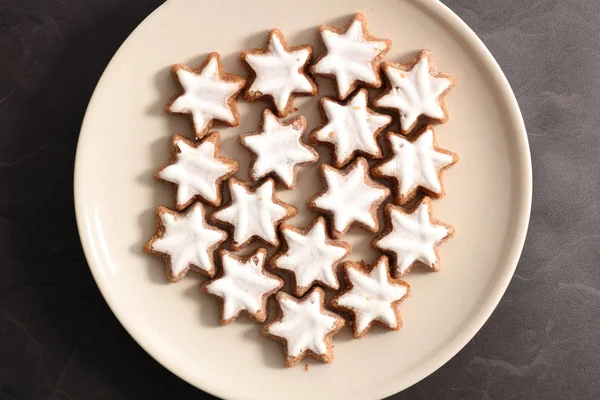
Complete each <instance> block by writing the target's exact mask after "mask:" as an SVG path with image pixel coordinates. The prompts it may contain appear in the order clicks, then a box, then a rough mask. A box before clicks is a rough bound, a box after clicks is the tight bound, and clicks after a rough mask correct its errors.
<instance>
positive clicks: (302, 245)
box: [269, 217, 352, 296]
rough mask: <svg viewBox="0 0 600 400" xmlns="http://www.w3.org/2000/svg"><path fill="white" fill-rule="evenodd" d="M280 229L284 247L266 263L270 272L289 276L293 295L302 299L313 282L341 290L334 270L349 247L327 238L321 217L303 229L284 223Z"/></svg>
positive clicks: (346, 253)
mask: <svg viewBox="0 0 600 400" xmlns="http://www.w3.org/2000/svg"><path fill="white" fill-rule="evenodd" d="M279 230H280V232H281V235H282V236H283V238H284V239H285V243H286V247H285V248H284V249H283V250H281V251H280V252H279V253H277V254H275V255H274V256H273V257H272V258H271V259H270V260H269V265H270V266H271V268H273V269H279V270H286V271H289V272H291V273H292V287H293V290H294V294H295V295H296V296H302V295H303V294H304V293H306V292H307V291H308V289H310V288H311V287H312V286H313V285H314V284H315V283H319V284H321V285H323V286H325V287H327V288H329V289H332V290H338V289H339V288H340V283H339V282H338V278H337V270H338V267H339V265H340V261H341V260H342V259H343V258H344V257H346V256H347V255H348V254H350V251H352V247H351V246H350V245H349V244H348V243H346V242H342V241H341V240H332V239H330V238H329V237H328V235H327V228H326V226H325V219H324V218H323V217H319V218H317V219H316V220H315V221H314V222H313V223H312V224H311V225H310V226H308V227H306V228H303V229H302V228H297V227H294V226H291V225H286V224H284V225H281V227H280V228H279Z"/></svg>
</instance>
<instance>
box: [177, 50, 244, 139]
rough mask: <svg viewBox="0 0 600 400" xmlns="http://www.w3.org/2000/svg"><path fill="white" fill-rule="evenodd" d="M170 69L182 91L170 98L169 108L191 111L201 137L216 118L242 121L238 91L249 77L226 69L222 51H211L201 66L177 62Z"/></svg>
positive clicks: (225, 121) (232, 122)
mask: <svg viewBox="0 0 600 400" xmlns="http://www.w3.org/2000/svg"><path fill="white" fill-rule="evenodd" d="M171 71H172V72H173V76H174V77H175V80H176V81H177V83H178V84H179V87H180V88H181V90H182V92H181V93H180V94H179V95H178V96H176V97H173V98H171V99H170V100H169V103H168V104H167V107H166V109H167V112H169V113H171V114H189V115H190V116H191V117H192V122H193V126H194V133H195V134H196V137H197V138H198V139H201V138H202V137H203V136H204V135H206V134H207V133H208V131H209V130H210V128H211V127H212V126H213V124H214V122H215V121H218V122H221V123H223V124H225V125H227V126H237V125H239V123H240V114H239V113H238V110H237V95H238V94H239V93H240V92H241V91H242V89H243V88H244V85H245V84H246V80H245V79H244V78H242V77H241V76H237V75H233V74H227V73H225V71H224V70H223V65H222V64H221V56H219V53H210V54H209V55H208V57H206V59H205V60H204V62H203V63H202V65H200V67H198V68H190V67H187V66H185V65H183V64H177V65H174V66H173V68H171Z"/></svg>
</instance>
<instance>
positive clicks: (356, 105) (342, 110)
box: [309, 89, 392, 168]
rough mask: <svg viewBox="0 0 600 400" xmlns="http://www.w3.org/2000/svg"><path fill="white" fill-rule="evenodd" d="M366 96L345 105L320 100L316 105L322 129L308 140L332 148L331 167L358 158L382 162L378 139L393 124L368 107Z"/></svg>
mask: <svg viewBox="0 0 600 400" xmlns="http://www.w3.org/2000/svg"><path fill="white" fill-rule="evenodd" d="M368 97H369V95H368V93H367V90H366V89H361V90H359V91H358V92H357V93H356V94H355V95H354V97H352V98H351V99H350V100H348V101H347V102H346V103H345V104H341V103H339V102H337V101H335V100H333V99H330V98H327V97H322V98H321V101H320V102H319V106H320V109H321V115H322V117H323V122H324V123H323V125H322V126H320V127H318V128H317V129H315V130H313V131H312V132H311V134H310V137H309V139H310V140H311V142H313V143H323V144H326V145H329V146H331V147H332V148H333V165H334V166H335V167H336V168H341V167H343V166H344V165H346V164H347V163H349V162H350V161H351V160H352V158H354V157H355V156H356V155H357V154H362V155H364V156H369V157H371V158H381V157H382V156H383V153H382V152H381V147H379V143H377V137H378V136H379V134H380V133H381V132H382V131H383V129H384V128H385V127H386V126H388V125H389V124H390V123H391V122H392V117H390V116H389V115H385V114H378V113H376V112H374V111H373V110H371V109H370V108H369V107H367V102H368Z"/></svg>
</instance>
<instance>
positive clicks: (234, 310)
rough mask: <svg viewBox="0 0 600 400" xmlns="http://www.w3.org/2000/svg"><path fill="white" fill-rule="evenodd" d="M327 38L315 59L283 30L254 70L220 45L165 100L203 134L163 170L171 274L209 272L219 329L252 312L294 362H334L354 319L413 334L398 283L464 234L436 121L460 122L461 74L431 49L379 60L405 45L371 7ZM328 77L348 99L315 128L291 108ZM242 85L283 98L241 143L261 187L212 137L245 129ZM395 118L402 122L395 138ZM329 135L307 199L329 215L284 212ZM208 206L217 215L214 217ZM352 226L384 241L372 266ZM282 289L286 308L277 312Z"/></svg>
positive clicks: (327, 107)
mask: <svg viewBox="0 0 600 400" xmlns="http://www.w3.org/2000/svg"><path fill="white" fill-rule="evenodd" d="M317 34H318V36H319V37H320V39H321V42H322V45H323V50H322V52H321V53H320V55H319V56H318V57H316V59H314V60H313V48H312V46H310V45H300V46H291V45H289V44H288V43H287V41H286V39H285V37H284V34H283V33H282V32H281V31H280V30H279V29H272V30H271V31H270V32H269V33H268V35H267V38H266V43H265V46H264V47H262V48H258V49H249V50H244V51H242V52H241V53H240V60H241V62H242V63H243V64H244V65H245V66H246V68H247V70H248V79H245V78H244V77H241V76H237V75H233V74H229V73H227V72H225V71H224V69H223V66H222V63H221V57H220V55H219V54H218V53H211V54H209V55H208V57H207V58H206V59H205V60H204V62H203V63H202V64H201V65H200V66H199V67H197V68H191V67H189V66H186V65H182V64H178V65H175V66H173V68H172V73H173V76H174V78H175V80H176V82H177V84H178V85H179V87H180V89H181V92H180V93H179V94H178V95H177V96H175V97H173V98H171V99H170V100H169V102H168V104H167V106H166V110H167V112H168V113H171V114H186V115H188V116H189V117H190V118H191V122H192V127H193V136H194V137H195V140H189V139H186V138H184V137H182V136H180V135H177V134H175V135H174V136H173V137H172V139H171V140H172V148H171V155H170V160H169V162H168V163H167V164H166V165H164V166H162V167H160V168H159V169H158V170H157V171H156V173H155V178H156V179H157V180H159V181H163V182H165V183H167V184H170V185H172V186H173V188H174V197H175V201H174V209H170V208H167V207H165V206H159V207H158V208H157V227H156V231H155V233H154V234H153V236H152V237H151V238H150V240H149V241H148V242H147V243H146V244H145V245H144V250H145V251H146V252H147V253H149V254H152V255H156V256H159V257H161V258H162V259H163V260H164V263H165V266H166V271H167V276H168V278H169V280H171V281H172V282H177V281H179V280H181V279H183V278H184V277H185V275H186V274H187V273H188V272H189V271H190V270H193V271H196V272H200V273H202V274H204V275H206V276H207V277H208V278H209V279H208V280H207V281H206V282H204V283H203V284H202V286H201V288H200V289H201V290H202V291H203V292H204V293H206V294H207V295H210V296H213V297H215V298H217V299H218V300H219V301H220V303H221V323H222V324H223V325H229V324H230V323H232V322H234V321H235V319H236V318H238V316H239V315H240V314H243V313H245V314H247V316H248V317H250V318H251V319H253V320H254V321H256V322H257V323H259V324H262V333H263V335H264V336H266V337H269V338H272V339H274V340H277V341H279V342H281V343H282V344H283V347H284V354H285V355H284V359H285V363H286V364H287V365H288V366H293V365H295V364H297V363H298V362H300V361H301V360H302V359H303V358H305V357H312V358H315V359H317V360H321V361H324V362H330V361H332V360H333V344H332V341H333V336H334V335H335V334H337V333H338V332H339V331H340V330H342V328H344V326H346V325H348V326H349V327H350V328H351V330H352V333H353V335H354V336H355V337H356V338H362V337H363V336H364V335H366V334H367V333H368V332H369V331H370V330H371V328H372V327H373V326H374V325H379V326H381V327H383V328H386V329H389V330H398V329H400V328H401V327H402V318H401V316H400V310H399V306H400V303H401V302H402V301H403V300H405V299H406V298H407V297H408V296H409V294H410V292H411V290H410V286H409V285H408V283H406V282H405V281H403V280H402V279H401V278H402V277H403V276H404V275H405V274H407V273H409V272H410V271H411V269H412V268H414V267H415V266H422V267H425V268H427V269H429V270H431V271H438V270H439V269H440V265H441V261H440V257H439V254H438V248H439V246H440V245H442V244H443V243H444V242H445V241H446V240H448V239H449V238H450V237H452V236H453V234H454V228H453V227H452V226H451V225H449V224H447V223H444V222H441V221H438V220H436V219H435V217H434V212H433V201H432V200H433V199H437V198H440V197H443V196H444V195H445V191H444V187H443V184H442V174H443V173H444V171H445V170H446V169H448V168H450V167H451V166H452V165H454V164H455V163H456V162H457V161H458V156H457V155H456V154H454V153H452V152H450V151H448V150H445V149H442V148H440V147H438V146H437V144H436V132H435V130H434V127H433V126H432V125H433V124H438V125H439V124H443V123H445V122H446V121H447V120H448V111H447V109H446V105H445V97H446V95H447V94H448V92H449V91H450V90H451V89H452V87H453V86H454V85H455V84H456V81H455V79H454V77H452V76H450V75H447V74H444V73H441V72H438V71H437V70H436V69H435V66H434V62H433V57H432V55H431V53H430V52H429V50H422V51H420V52H419V53H418V54H417V55H416V56H415V57H414V58H413V59H412V60H409V61H407V62H404V63H397V62H391V61H382V59H383V57H384V56H385V55H386V54H387V52H388V51H389V50H390V49H391V46H392V42H391V41H390V40H388V39H380V38H377V37H375V36H373V35H371V34H370V33H369V30H368V27H367V22H366V19H365V17H364V16H363V15H362V14H356V15H355V16H354V17H353V18H352V20H351V21H350V22H349V23H348V24H347V25H346V26H345V27H343V28H339V27H331V26H321V27H319V28H318V32H317ZM316 76H320V77H326V78H330V79H332V80H333V81H334V83H335V87H336V95H337V97H336V98H330V97H321V98H320V100H319V102H318V107H319V110H320V113H321V117H322V121H321V124H320V126H318V127H317V128H316V129H314V130H312V131H311V132H306V128H307V120H306V118H305V117H304V116H302V115H293V114H294V113H295V112H296V107H295V104H294V103H295V98H296V97H298V96H316V95H317V94H318V85H317V83H316V82H315V80H314V77H316ZM367 88H370V89H371V90H373V89H379V93H378V95H377V96H375V97H371V96H370V95H369V92H368V91H367ZM242 93H243V99H245V100H246V101H250V102H254V101H258V100H266V101H267V102H268V103H269V105H270V108H267V109H265V110H264V112H263V114H262V122H261V124H260V127H259V128H258V129H257V130H256V131H254V132H250V133H244V134H241V135H239V137H238V143H239V145H240V146H242V147H244V148H246V149H247V150H248V152H249V153H251V155H252V163H251V166H250V170H249V171H248V177H249V182H243V181H241V180H239V179H236V178H234V177H233V175H234V174H236V173H237V172H238V170H239V163H238V162H237V161H236V160H232V159H230V158H228V157H227V156H226V155H222V154H221V152H220V140H221V139H220V135H219V133H218V132H210V131H211V128H212V127H213V126H214V125H216V124H221V125H225V126H231V127H235V126H237V125H239V122H240V115H239V113H238V111H237V102H238V98H239V97H240V95H241V94H242ZM395 120H396V121H397V122H398V125H399V132H391V131H389V132H385V130H386V128H387V127H388V126H390V125H391V124H392V123H393V122H394V121H395ZM384 132H385V133H384ZM305 136H307V138H306V139H307V141H306V142H305V140H304V137H305ZM380 143H383V146H382V145H381V144H380ZM318 145H324V146H328V147H330V148H331V154H332V165H329V164H325V163H321V165H320V166H319V168H320V169H319V171H320V175H321V177H322V190H321V191H320V192H319V193H318V194H316V195H315V196H313V197H311V198H307V199H306V204H307V206H308V208H309V209H311V210H313V211H316V212H317V213H318V214H319V215H320V216H319V217H317V218H316V219H315V220H314V221H313V222H312V223H310V224H309V225H308V226H295V225H293V224H290V223H288V222H286V221H287V220H288V219H290V218H292V217H294V216H295V215H296V214H297V213H298V210H297V209H296V207H294V206H292V205H291V204H287V203H285V202H283V201H282V200H280V199H279V197H278V194H277V187H281V188H282V189H281V190H289V189H293V188H295V186H296V182H297V177H298V175H299V174H301V173H302V169H303V168H304V167H306V166H308V165H311V164H314V163H317V162H318V161H319V160H318V159H319V155H318V153H317V152H316V151H315V150H314V148H313V147H312V146H318ZM384 154H388V155H387V158H385V159H384ZM369 162H371V163H372V164H373V163H374V165H369ZM384 183H385V184H384ZM224 193H225V194H227V193H228V196H225V198H226V200H227V199H228V200H227V204H223V197H224V196H223V194H224ZM205 205H208V206H211V207H216V208H217V209H216V210H215V211H214V212H212V213H210V215H207V213H208V212H207V210H206V209H205ZM382 208H383V216H384V218H383V220H382V221H380V218H379V213H378V211H379V210H380V209H382ZM352 227H358V228H359V229H363V230H365V231H366V232H369V233H372V234H373V235H374V239H373V241H372V246H373V248H374V249H376V250H378V251H379V252H380V253H381V254H380V256H379V258H378V259H376V260H373V262H372V263H371V264H368V263H366V262H365V261H358V262H354V261H349V260H346V258H347V257H349V256H350V255H351V253H352V247H351V246H350V244H348V243H347V242H346V241H344V235H345V234H346V233H347V232H348V230H349V229H350V228H352ZM228 238H230V239H231V245H230V249H226V248H224V245H223V244H224V243H225V242H226V240H227V239H228ZM254 242H259V243H261V245H264V246H265V247H272V248H276V249H275V253H274V255H273V256H271V257H269V256H268V253H267V250H266V249H265V248H262V247H261V248H258V249H257V250H255V251H254V252H250V253H248V252H247V251H244V249H245V248H246V247H247V246H248V245H249V244H251V243H254ZM246 250H247V249H246ZM279 274H281V276H279ZM282 277H289V279H290V281H291V287H290V289H289V290H285V289H284V288H285V281H284V279H283V278H282ZM340 278H341V279H340ZM326 292H330V294H331V295H330V296H326ZM328 297H329V298H331V300H329V301H328V300H327V298H328ZM269 299H273V300H274V302H275V303H276V304H277V310H278V311H277V313H276V314H275V315H268V314H269V312H268V302H269Z"/></svg>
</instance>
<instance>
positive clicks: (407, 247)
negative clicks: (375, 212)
mask: <svg viewBox="0 0 600 400" xmlns="http://www.w3.org/2000/svg"><path fill="white" fill-rule="evenodd" d="M431 214H432V212H431V199H429V198H427V197H425V198H424V199H423V200H422V201H421V202H420V203H418V204H417V205H416V206H415V207H414V208H413V209H412V210H410V211H406V210H405V209H403V208H402V207H398V206H395V205H393V204H388V205H387V206H386V207H385V218H386V230H385V231H384V232H383V233H381V234H380V235H379V237H378V238H376V239H375V240H373V247H375V248H376V249H379V250H382V251H383V252H385V253H387V254H389V255H390V256H391V257H392V259H393V260H394V262H395V264H394V267H393V270H394V272H395V275H396V276H402V275H404V274H406V273H407V272H409V271H410V270H411V269H412V268H413V266H415V265H422V266H423V267H425V268H427V269H429V270H432V271H439V269H440V257H439V255H438V252H437V248H438V247H439V246H440V245H442V244H443V243H444V242H445V241H446V240H448V239H449V238H451V237H452V236H454V228H453V227H452V226H451V225H448V224H446V223H443V222H441V221H437V220H434V219H433V218H432V217H431Z"/></svg>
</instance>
